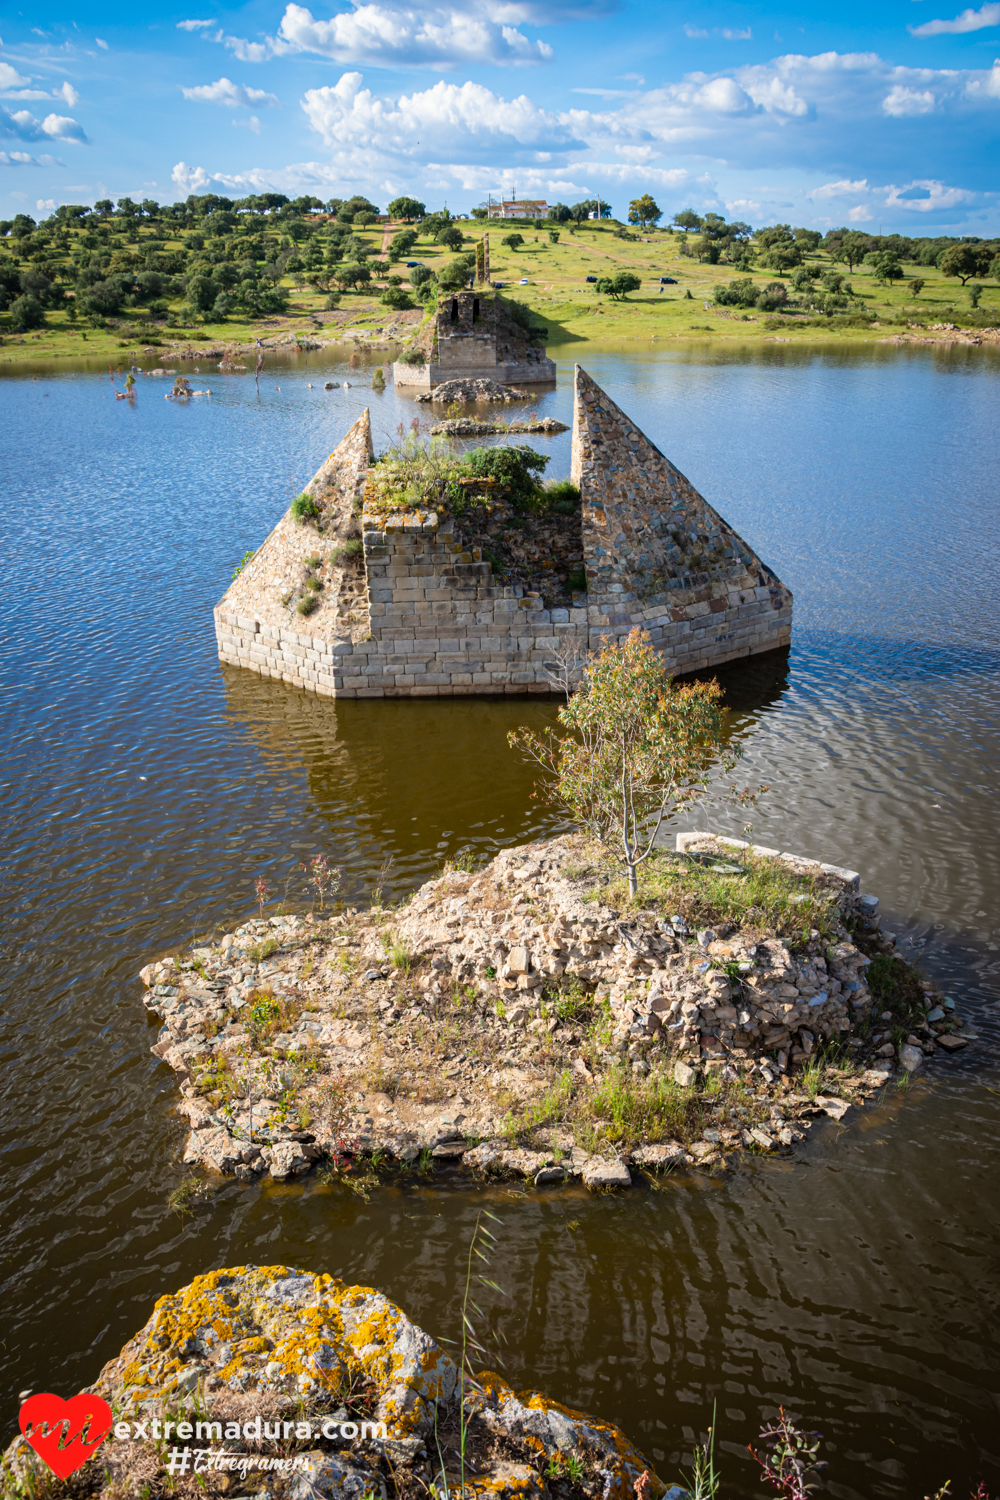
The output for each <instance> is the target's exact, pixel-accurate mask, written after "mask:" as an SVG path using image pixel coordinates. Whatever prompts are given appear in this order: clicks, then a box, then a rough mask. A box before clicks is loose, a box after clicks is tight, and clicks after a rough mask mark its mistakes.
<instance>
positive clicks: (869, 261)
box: [862, 250, 964, 286]
mask: <svg viewBox="0 0 1000 1500" xmlns="http://www.w3.org/2000/svg"><path fill="white" fill-rule="evenodd" d="M862 264H863V265H866V266H871V268H872V274H873V275H874V277H875V280H876V281H877V282H878V283H879V285H880V286H885V285H886V284H887V283H888V282H890V281H899V280H901V279H902V275H903V268H902V266H901V265H900V264H899V261H898V260H897V259H896V257H895V256H894V255H893V253H892V251H891V250H869V252H868V254H867V255H866V256H865V258H864V260H863V262H862ZM963 285H964V283H963Z"/></svg>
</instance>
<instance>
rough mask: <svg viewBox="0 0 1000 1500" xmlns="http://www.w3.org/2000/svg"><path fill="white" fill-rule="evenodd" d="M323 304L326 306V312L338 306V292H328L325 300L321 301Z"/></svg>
mask: <svg viewBox="0 0 1000 1500" xmlns="http://www.w3.org/2000/svg"><path fill="white" fill-rule="evenodd" d="M323 306H324V307H325V308H326V310H327V312H333V309H334V308H335V307H339V306H340V293H339V292H330V293H329V295H328V296H327V299H326V301H325V302H324V303H323Z"/></svg>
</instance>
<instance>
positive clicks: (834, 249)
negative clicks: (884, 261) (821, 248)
mask: <svg viewBox="0 0 1000 1500" xmlns="http://www.w3.org/2000/svg"><path fill="white" fill-rule="evenodd" d="M870 249H871V237H870V235H867V234H862V233H861V232H860V230H857V229H848V230H847V231H846V233H844V234H842V235H841V236H840V238H839V239H838V240H835V241H833V242H832V243H831V245H830V259H831V260H835V261H840V262H841V263H842V264H843V265H846V267H847V269H848V270H849V271H853V270H854V267H855V266H858V265H860V264H861V262H862V261H863V260H864V258H865V256H866V255H867V254H868V251H869V250H870Z"/></svg>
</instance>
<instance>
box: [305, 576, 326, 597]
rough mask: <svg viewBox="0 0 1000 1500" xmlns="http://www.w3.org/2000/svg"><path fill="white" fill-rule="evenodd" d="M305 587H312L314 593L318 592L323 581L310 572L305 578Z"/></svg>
mask: <svg viewBox="0 0 1000 1500" xmlns="http://www.w3.org/2000/svg"><path fill="white" fill-rule="evenodd" d="M306 588H307V589H312V591H313V593H314V594H320V593H322V591H323V581H322V579H320V578H317V577H316V575H315V574H314V573H310V574H309V577H308V578H307V579H306Z"/></svg>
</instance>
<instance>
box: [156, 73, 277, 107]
mask: <svg viewBox="0 0 1000 1500" xmlns="http://www.w3.org/2000/svg"><path fill="white" fill-rule="evenodd" d="M181 93H182V94H183V95H184V97H185V99H194V100H197V101H198V102H199V103H201V104H224V105H225V106H226V107H227V109H237V108H239V107H240V106H243V107H244V108H246V109H259V108H260V107H261V105H265V106H267V107H268V108H272V107H273V106H274V105H276V104H279V103H280V102H281V101H280V100H279V99H278V97H277V95H276V94H268V93H266V92H265V90H264V89H250V88H244V86H243V84H241V83H233V82H232V80H231V79H229V78H218V79H216V81H215V83H200V84H198V85H197V86H196V87H195V88H190V89H186V88H182V89H181Z"/></svg>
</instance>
